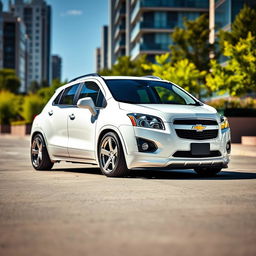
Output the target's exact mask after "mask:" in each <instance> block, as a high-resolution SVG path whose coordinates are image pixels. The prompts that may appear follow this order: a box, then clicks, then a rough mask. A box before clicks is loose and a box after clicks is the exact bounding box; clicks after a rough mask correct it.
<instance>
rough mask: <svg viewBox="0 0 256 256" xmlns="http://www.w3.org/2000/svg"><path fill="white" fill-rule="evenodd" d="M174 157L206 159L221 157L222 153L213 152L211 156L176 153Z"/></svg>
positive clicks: (183, 152)
mask: <svg viewBox="0 0 256 256" xmlns="http://www.w3.org/2000/svg"><path fill="white" fill-rule="evenodd" d="M173 156H174V157H188V158H204V157H217V156H221V153H220V151H218V150H212V151H210V154H209V155H192V154H191V151H176V152H175V153H174V154H173Z"/></svg>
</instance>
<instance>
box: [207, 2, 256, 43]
mask: <svg viewBox="0 0 256 256" xmlns="http://www.w3.org/2000/svg"><path fill="white" fill-rule="evenodd" d="M244 5H247V6H249V7H251V8H256V1H255V0H210V29H211V36H210V41H211V42H213V41H214V38H215V33H216V32H217V31H218V30H220V29H222V30H226V31H229V30H231V24H232V22H233V21H234V19H235V17H236V15H237V14H238V13H239V12H240V10H241V9H242V8H243V6H244Z"/></svg>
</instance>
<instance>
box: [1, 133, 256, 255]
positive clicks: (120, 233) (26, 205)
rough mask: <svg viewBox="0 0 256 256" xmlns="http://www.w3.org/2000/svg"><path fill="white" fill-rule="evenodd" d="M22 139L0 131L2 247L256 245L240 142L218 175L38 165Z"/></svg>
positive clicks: (249, 166)
mask: <svg viewBox="0 0 256 256" xmlns="http://www.w3.org/2000/svg"><path fill="white" fill-rule="evenodd" d="M28 144H29V143H28V141H27V140H24V139H10V138H1V137H0V150H1V154H0V255H3V256H8V255H15V256H19V255H25V256H28V255H37V256H38V255H39V256H41V255H56V256H57V255H72V256H73V255H111V256H112V255H113V256H115V255H118V256H119V255H213V256H216V255H218V256H220V255H228V256H230V255H232V256H235V255H246V256H248V255H256V197H255V196H256V157H252V156H251V157H247V156H239V155H237V152H243V153H244V152H245V149H243V148H241V147H239V146H238V145H236V155H235V156H234V157H233V161H232V164H231V165H230V168H229V169H226V170H225V171H224V172H222V173H221V174H220V175H218V176H217V177H215V178H199V177H198V176H197V175H196V174H194V173H193V172H192V171H182V172H178V171H171V172H169V171H168V172H154V171H147V172H146V171H143V172H133V175H132V176H131V177H129V178H122V179H117V178H106V177H105V176H102V175H100V173H99V170H98V169H95V168H90V167H88V168H84V166H81V165H71V164H70V165H68V164H58V165H56V167H55V168H54V170H53V171H49V172H37V171H34V170H33V169H32V168H31V166H30V162H29V156H28V155H29V154H28V152H29V151H28ZM255 151H256V150H255V148H250V152H255ZM245 155H246V154H245Z"/></svg>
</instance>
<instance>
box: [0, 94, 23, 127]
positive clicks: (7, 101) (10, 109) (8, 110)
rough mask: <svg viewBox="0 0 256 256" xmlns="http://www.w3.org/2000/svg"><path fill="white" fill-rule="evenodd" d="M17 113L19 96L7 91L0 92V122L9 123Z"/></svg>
mask: <svg viewBox="0 0 256 256" xmlns="http://www.w3.org/2000/svg"><path fill="white" fill-rule="evenodd" d="M18 113H19V98H18V96H16V95H15V94H14V93H11V92H9V91H1V92H0V124H10V123H11V121H12V120H15V119H16V118H17V116H18Z"/></svg>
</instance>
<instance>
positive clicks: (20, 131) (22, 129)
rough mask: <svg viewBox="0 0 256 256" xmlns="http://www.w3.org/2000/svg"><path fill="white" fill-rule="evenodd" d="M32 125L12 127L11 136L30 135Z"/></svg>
mask: <svg viewBox="0 0 256 256" xmlns="http://www.w3.org/2000/svg"><path fill="white" fill-rule="evenodd" d="M31 126H32V125H31V124H21V125H12V126H11V135H15V136H25V135H29V134H30V132H31Z"/></svg>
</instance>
